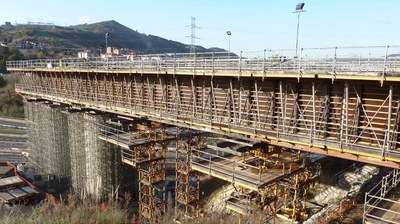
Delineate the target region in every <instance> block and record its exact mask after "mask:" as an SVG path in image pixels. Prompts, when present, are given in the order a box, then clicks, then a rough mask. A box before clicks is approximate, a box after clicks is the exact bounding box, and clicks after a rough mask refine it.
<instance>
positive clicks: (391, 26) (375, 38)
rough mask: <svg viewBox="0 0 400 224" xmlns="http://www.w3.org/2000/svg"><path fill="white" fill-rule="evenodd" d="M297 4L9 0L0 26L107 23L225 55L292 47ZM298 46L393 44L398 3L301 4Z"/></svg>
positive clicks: (335, 0) (399, 24)
mask: <svg viewBox="0 0 400 224" xmlns="http://www.w3.org/2000/svg"><path fill="white" fill-rule="evenodd" d="M299 2H301V1H298V0H141V1H137V0H114V1H111V0H107V1H103V0H96V1H94V0H64V1H49V0H34V1H33V0H12V1H2V3H1V4H0V11H1V13H0V23H4V22H5V21H10V22H11V23H19V24H21V23H22V24H23V23H27V22H28V21H30V22H44V23H55V24H56V25H62V26H69V25H77V24H82V23H95V22H100V21H106V20H115V21H117V22H119V23H121V24H123V25H125V26H127V27H129V28H131V29H133V30H137V31H138V32H140V33H145V34H152V35H156V36H160V37H163V38H166V39H169V40H175V41H179V42H183V43H186V44H190V43H191V39H190V35H191V29H190V24H191V17H195V18H196V26H198V27H199V29H196V37H198V38H199V39H196V45H202V46H204V47H207V48H209V47H221V48H225V49H228V47H229V43H228V35H227V34H226V31H228V30H229V31H231V33H232V35H231V37H230V38H231V44H230V46H231V50H232V51H233V52H235V53H238V52H240V51H244V52H251V51H262V50H263V49H282V48H284V49H288V48H290V49H294V48H295V42H296V25H297V14H295V13H293V11H295V6H296V4H297V3H299ZM303 2H304V3H305V7H304V10H305V11H306V12H304V13H302V14H301V15H300V29H299V47H304V48H308V47H333V46H355V45H356V46H377V45H387V44H390V45H396V44H399V42H400V41H399V38H400V13H399V12H398V11H399V10H400V0H381V1H378V0H373V1H372V0H363V1H361V0H329V1H328V0H304V1H303Z"/></svg>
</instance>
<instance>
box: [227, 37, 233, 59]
mask: <svg viewBox="0 0 400 224" xmlns="http://www.w3.org/2000/svg"><path fill="white" fill-rule="evenodd" d="M226 34H228V59H229V58H230V56H231V35H232V32H231V31H226Z"/></svg>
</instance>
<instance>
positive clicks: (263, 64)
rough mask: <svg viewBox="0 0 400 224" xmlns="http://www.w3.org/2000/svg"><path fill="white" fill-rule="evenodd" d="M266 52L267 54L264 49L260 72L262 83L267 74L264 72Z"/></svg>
mask: <svg viewBox="0 0 400 224" xmlns="http://www.w3.org/2000/svg"><path fill="white" fill-rule="evenodd" d="M266 52H267V50H266V49H264V55H263V63H262V66H263V71H262V74H263V77H262V80H263V81H264V77H265V75H266V74H267V72H266V71H265V60H266V58H265V57H266Z"/></svg>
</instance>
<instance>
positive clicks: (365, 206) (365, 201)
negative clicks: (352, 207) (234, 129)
mask: <svg viewBox="0 0 400 224" xmlns="http://www.w3.org/2000/svg"><path fill="white" fill-rule="evenodd" d="M367 197H368V192H365V198H364V212H363V221H362V223H365V216H366V209H367Z"/></svg>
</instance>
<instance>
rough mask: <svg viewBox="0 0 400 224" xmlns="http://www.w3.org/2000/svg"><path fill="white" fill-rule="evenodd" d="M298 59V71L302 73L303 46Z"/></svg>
mask: <svg viewBox="0 0 400 224" xmlns="http://www.w3.org/2000/svg"><path fill="white" fill-rule="evenodd" d="M297 60H298V68H297V69H298V72H299V74H301V73H302V72H301V61H302V60H303V48H300V58H297Z"/></svg>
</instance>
